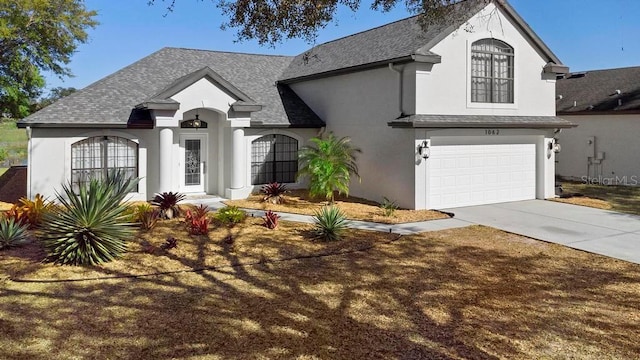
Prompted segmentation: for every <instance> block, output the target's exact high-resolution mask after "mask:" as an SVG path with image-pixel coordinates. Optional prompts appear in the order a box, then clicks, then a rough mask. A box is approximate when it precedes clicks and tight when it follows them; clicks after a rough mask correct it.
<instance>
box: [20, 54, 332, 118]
mask: <svg viewBox="0 0 640 360" xmlns="http://www.w3.org/2000/svg"><path fill="white" fill-rule="evenodd" d="M291 59H292V58H291V57H288V56H270V55H253V54H241V53H228V52H217V51H204V50H191V49H181V48H163V49H161V50H159V51H157V52H155V53H153V54H151V55H149V56H147V57H145V58H143V59H141V60H139V61H137V62H135V63H133V64H131V65H129V66H127V67H125V68H124V69H122V70H119V71H117V72H115V73H113V74H111V75H109V76H107V77H105V78H103V79H101V80H99V81H97V82H95V83H93V84H91V85H89V86H87V87H86V88H84V89H82V90H80V91H78V92H76V93H74V94H72V95H70V96H68V97H66V98H63V99H61V100H59V101H57V102H55V103H54V104H52V105H50V106H48V107H46V108H44V109H42V110H40V111H38V112H37V113H35V114H32V115H31V116H29V117H27V118H25V119H24V120H22V122H21V126H26V125H37V124H44V125H47V126H55V125H57V124H78V125H84V126H122V125H124V124H126V123H127V121H129V119H130V117H131V116H132V110H133V109H134V107H135V106H136V105H139V104H141V103H144V102H145V101H152V102H156V103H157V102H158V101H162V99H156V98H154V96H155V95H157V94H158V93H160V92H162V91H163V90H165V89H167V88H168V87H169V86H170V85H172V84H174V83H175V82H176V81H177V80H179V79H181V78H184V77H186V76H188V75H189V74H192V73H194V72H197V71H198V70H201V69H203V68H205V67H208V68H210V69H212V70H213V71H215V72H216V73H217V74H219V75H220V76H221V77H222V78H223V79H225V80H226V81H228V82H229V83H231V84H233V85H234V86H235V87H237V88H238V89H240V90H241V91H243V92H244V93H246V94H247V95H248V96H250V97H251V99H253V100H255V101H256V103H258V104H262V105H263V108H262V110H261V111H258V112H255V113H253V114H252V116H251V118H252V121H253V122H255V123H256V124H263V125H274V126H287V125H290V124H291V123H295V126H309V127H319V126H323V125H324V123H323V122H322V120H321V119H320V118H318V116H317V115H316V114H315V113H313V111H312V110H311V109H310V108H309V107H308V106H307V105H306V104H304V102H302V101H301V100H300V99H299V98H297V97H296V98H294V99H282V97H281V96H286V95H288V94H289V93H288V92H285V93H284V95H281V92H280V91H279V90H278V88H277V87H276V84H275V83H276V79H277V77H278V75H279V74H281V73H282V71H283V70H284V69H285V68H286V67H287V66H288V64H289V62H291ZM283 102H284V103H286V104H287V108H288V110H286V109H285V107H284V105H283ZM291 108H294V109H295V111H291ZM287 115H290V116H295V118H290V117H288V116H287Z"/></svg>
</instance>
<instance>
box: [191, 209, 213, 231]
mask: <svg viewBox="0 0 640 360" xmlns="http://www.w3.org/2000/svg"><path fill="white" fill-rule="evenodd" d="M208 214H209V208H208V207H207V206H206V205H200V206H198V207H196V208H193V209H189V210H187V213H186V216H185V219H184V222H185V224H186V225H187V231H188V232H189V234H191V235H204V234H206V233H208V232H209V223H210V222H211V221H210V220H209V216H208Z"/></svg>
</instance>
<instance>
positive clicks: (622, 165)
mask: <svg viewBox="0 0 640 360" xmlns="http://www.w3.org/2000/svg"><path fill="white" fill-rule="evenodd" d="M562 118H564V119H567V120H569V121H571V122H572V123H575V124H577V125H578V127H576V128H573V129H566V130H563V131H562V133H560V134H559V135H558V139H559V140H560V144H561V145H562V152H561V153H560V154H558V157H557V160H558V161H557V173H558V175H559V176H561V177H565V178H572V179H575V180H579V181H586V180H587V177H590V178H591V180H590V181H593V182H602V183H607V184H628V185H639V184H640V155H639V154H640V141H639V134H640V114H630V115H562ZM590 140H593V141H592V143H591V144H590V143H589V141H590ZM598 153H601V154H602V157H603V159H602V160H601V161H600V163H597V161H595V162H594V161H593V160H594V159H592V160H591V164H590V161H589V158H593V157H594V155H595V157H596V158H597V157H598Z"/></svg>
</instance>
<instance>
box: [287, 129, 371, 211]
mask: <svg viewBox="0 0 640 360" xmlns="http://www.w3.org/2000/svg"><path fill="white" fill-rule="evenodd" d="M310 141H311V142H312V143H313V144H312V145H309V146H304V147H303V148H302V149H300V155H299V160H300V165H301V167H300V170H298V178H299V179H300V178H308V179H309V194H310V195H311V196H324V197H325V198H326V199H327V200H328V201H329V202H330V203H333V201H334V194H335V192H338V194H345V195H347V196H348V195H349V182H350V181H351V175H356V176H357V177H358V179H360V175H359V174H358V165H357V163H356V154H357V153H360V152H361V150H360V149H359V148H356V147H354V146H353V145H352V144H351V139H350V138H349V137H343V138H340V139H338V138H336V137H335V135H333V133H329V135H327V137H326V138H321V137H315V138H312V139H311V140H310Z"/></svg>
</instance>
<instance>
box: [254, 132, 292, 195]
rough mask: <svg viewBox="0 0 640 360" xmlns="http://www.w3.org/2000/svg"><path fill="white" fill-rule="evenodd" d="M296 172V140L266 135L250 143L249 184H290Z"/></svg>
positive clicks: (282, 136) (288, 137)
mask: <svg viewBox="0 0 640 360" xmlns="http://www.w3.org/2000/svg"><path fill="white" fill-rule="evenodd" d="M297 172H298V140H296V139H294V138H292V137H290V136H286V135H276V134H274V135H266V136H263V137H261V138H259V139H256V140H254V141H253V142H252V143H251V184H253V185H259V184H267V183H271V182H274V181H277V182H279V183H292V182H295V181H296V173H297Z"/></svg>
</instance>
